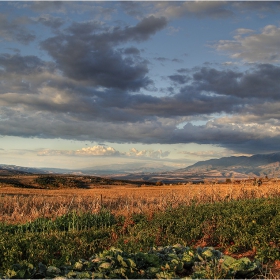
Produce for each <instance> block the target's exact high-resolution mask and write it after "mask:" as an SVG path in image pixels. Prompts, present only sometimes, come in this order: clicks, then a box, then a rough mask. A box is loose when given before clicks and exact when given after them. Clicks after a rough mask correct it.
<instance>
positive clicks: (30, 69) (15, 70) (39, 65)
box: [0, 54, 48, 75]
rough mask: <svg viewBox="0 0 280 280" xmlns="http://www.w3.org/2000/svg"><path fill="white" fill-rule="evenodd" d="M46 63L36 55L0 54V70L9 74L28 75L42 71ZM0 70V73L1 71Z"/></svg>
mask: <svg viewBox="0 0 280 280" xmlns="http://www.w3.org/2000/svg"><path fill="white" fill-rule="evenodd" d="M47 65H48V63H45V62H44V61H42V60H41V59H39V58H38V57H37V56H34V55H29V56H21V55H19V54H16V55H11V54H1V55H0V66H1V67H2V68H3V69H4V70H2V71H1V72H2V73H4V72H6V73H9V74H24V75H30V74H34V73H37V74H38V72H42V71H44V69H45V68H46V66H47ZM1 72H0V73H1Z"/></svg>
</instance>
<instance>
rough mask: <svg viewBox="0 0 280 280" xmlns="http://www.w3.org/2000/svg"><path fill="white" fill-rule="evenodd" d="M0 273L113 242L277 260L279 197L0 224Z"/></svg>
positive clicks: (57, 261) (56, 262) (127, 247)
mask: <svg viewBox="0 0 280 280" xmlns="http://www.w3.org/2000/svg"><path fill="white" fill-rule="evenodd" d="M0 230H1V232H0V265H1V267H0V273H2V274H4V273H5V272H6V271H7V270H8V269H10V268H11V267H12V265H14V264H16V263H22V262H27V263H31V264H33V265H35V266H36V265H38V263H39V262H41V263H43V264H45V265H47V266H50V265H53V266H56V267H60V266H62V265H66V264H67V263H68V264H69V263H71V261H73V260H78V259H80V258H82V259H89V258H90V257H91V256H92V255H94V254H96V253H98V252H102V251H103V250H105V249H109V248H110V247H111V246H114V247H117V248H119V249H121V250H123V251H125V252H127V253H128V254H132V253H135V252H141V251H142V252H148V251H149V249H150V248H151V247H154V246H168V245H170V244H176V243H180V244H182V245H184V246H190V247H193V246H196V245H197V244H202V243H205V244H207V246H214V247H218V248H219V250H220V251H223V250H225V249H227V250H228V251H231V252H238V253H242V252H245V251H247V250H252V249H255V250H256V258H257V259H259V260H260V261H264V262H268V261H274V260H276V259H280V252H279V238H280V198H270V199H252V200H240V201H230V202H223V203H213V204H204V205H199V204H196V203H195V202H194V203H193V205H191V206H180V207H178V208H176V209H172V208H170V209H167V210H166V211H164V212H158V213H154V214H151V215H149V214H145V215H144V214H135V215H132V216H131V217H128V218H124V217H114V216H113V215H112V214H111V213H109V212H108V211H106V209H103V210H102V211H101V212H100V213H98V214H89V213H75V212H71V213H69V214H67V215H65V216H62V217H58V218H57V219H56V220H54V221H51V220H48V219H42V218H40V219H38V220H36V221H34V222H31V223H27V224H24V225H6V224H0Z"/></svg>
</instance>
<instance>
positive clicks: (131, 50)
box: [123, 47, 140, 55]
mask: <svg viewBox="0 0 280 280" xmlns="http://www.w3.org/2000/svg"><path fill="white" fill-rule="evenodd" d="M123 53H124V54H127V55H139V54H140V51H139V50H138V49H137V48H135V47H130V48H126V49H124V50H123Z"/></svg>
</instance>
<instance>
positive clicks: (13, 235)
mask: <svg viewBox="0 0 280 280" xmlns="http://www.w3.org/2000/svg"><path fill="white" fill-rule="evenodd" d="M22 176H23V175H22ZM28 176H31V175H28ZM34 176H35V175H34ZM36 176H37V175H36ZM36 176H35V177H32V178H31V177H29V178H27V179H26V181H25V184H26V185H28V182H29V187H20V186H19V185H15V186H13V185H12V183H11V181H10V182H7V181H5V183H2V186H1V188H0V190H1V196H0V214H1V215H0V217H1V237H0V247H1V248H0V252H1V253H0V254H1V256H0V258H1V260H2V267H1V268H0V273H1V274H2V275H9V276H10V277H11V275H14V277H15V278H19V276H20V275H23V278H24V277H29V278H30V277H32V276H34V275H35V274H34V273H35V271H36V273H38V271H39V270H40V267H39V264H41V268H42V265H43V266H45V267H48V268H49V267H55V268H57V269H59V270H60V273H59V272H58V271H57V274H55V273H54V274H53V276H56V275H57V276H58V275H62V274H61V273H62V272H61V271H62V267H65V266H68V272H67V273H68V274H69V273H70V272H71V273H74V274H75V273H76V274H75V275H76V276H77V273H78V272H77V271H76V270H75V269H74V267H73V266H74V264H76V262H79V260H80V266H82V267H87V269H85V270H84V269H83V270H82V271H83V273H85V274H84V275H85V276H87V277H85V278H89V276H90V277H97V278H98V277H99V278H100V277H101V276H102V277H101V278H103V277H105V278H106V277H109V278H123V277H126V276H127V275H128V276H130V277H135V278H149V277H152V278H157V277H160V278H164V277H165V276H166V277H167V278H176V277H185V276H191V277H199V275H200V277H204V278H225V277H230V278H231V277H235V276H236V277H238V275H239V274H238V273H240V272H238V271H234V270H230V271H229V270H228V269H227V270H225V269H224V268H223V269H222V268H220V270H219V269H218V268H219V265H218V263H220V259H217V258H218V257H217V256H219V258H221V256H220V255H219V254H220V253H219V252H222V253H223V254H224V255H227V256H231V257H233V258H234V259H235V260H238V259H240V260H245V261H247V262H250V263H247V269H248V270H250V269H253V267H255V268H256V266H258V268H260V267H261V268H260V269H258V270H256V271H255V277H257V275H258V276H259V277H262V278H265V277H267V278H268V277H270V278H272V277H274V278H277V277H279V274H278V266H277V265H278V263H279V260H280V252H279V238H280V236H279V224H280V184H279V183H278V181H277V180H268V181H266V182H264V183H263V184H262V185H261V186H255V185H253V184H252V183H250V182H241V183H240V182H239V183H238V184H237V183H234V182H232V183H228V184H225V183H224V184H218V183H216V182H205V183H203V184H192V183H186V184H179V185H170V184H168V185H160V184H158V185H145V184H141V185H139V183H137V184H136V183H133V182H122V183H120V182H112V181H105V180H104V181H102V183H101V182H97V181H95V182H94V183H93V181H91V183H92V184H91V185H89V184H88V183H89V182H90V181H88V183H87V184H86V186H87V187H84V186H85V185H83V187H79V186H73V187H71V188H69V187H67V186H65V185H64V186H61V185H60V186H57V185H55V184H57V183H56V182H57V181H59V182H62V183H64V184H65V180H66V179H67V178H64V179H63V180H64V181H63V180H61V178H60V179H59V180H55V181H54V180H53V179H52V180H49V181H47V182H50V184H53V183H54V182H55V184H54V186H52V187H49V186H45V187H41V186H39V184H38V183H41V185H42V182H43V183H44V182H45V181H46V180H45V179H43V180H42V177H38V176H39V175H38V176H37V177H36ZM78 177H79V176H77V177H76V178H74V177H73V178H71V181H72V182H77V181H79V180H80V179H81V178H78ZM36 178H40V180H41V181H40V180H38V179H37V180H36ZM45 178H48V177H45ZM68 179H69V178H68ZM68 179H67V180H68ZM22 180H23V177H22V178H21V182H23V181H22ZM28 180H29V181H28ZM44 180H45V181H44ZM75 180H76V181H75ZM83 180H90V178H89V177H88V178H84V179H83ZM30 182H37V184H38V185H37V186H36V187H35V186H34V185H33V187H30ZM67 182H68V181H67ZM67 182H66V183H67ZM48 184H49V183H48ZM175 244H181V245H180V246H181V247H180V246H179V245H178V246H179V247H178V246H177V247H176V246H175V247H172V245H175ZM168 246H169V247H168ZM170 246H171V247H170ZM111 247H115V248H118V249H115V250H117V251H114V250H113V251H112V249H110V248H111ZM208 247H213V248H212V249H211V248H210V249H209V250H210V251H211V252H210V251H207V252H208V253H207V254H210V255H213V256H214V255H215V256H216V257H213V258H214V259H213V258H212V259H211V258H210V259H211V261H210V263H209V261H208V262H203V261H202V262H200V261H199V256H200V258H201V254H202V251H199V248H208ZM151 248H154V249H151ZM176 248H177V249H176ZM214 248H215V249H214ZM118 250H119V251H118ZM151 250H152V251H151ZM161 250H163V251H161ZM197 250H198V251H197ZM215 250H218V251H215ZM19 252H20V253H19ZM163 252H165V253H166V252H167V253H166V254H173V255H174V254H175V255H174V256H173V260H174V261H173V262H172V263H173V264H172V265H171V263H170V262H171V261H170V260H169V261H168V260H167V259H166V258H167V257H166V258H165V257H162V254H163ZM209 252H210V253H209ZM140 253H141V254H144V255H141V254H140ZM137 254H140V255H141V256H142V258H144V259H145V258H146V259H147V258H158V256H159V255H160V256H161V257H160V260H159V259H158V260H157V261H155V263H157V264H155V263H153V261H151V260H150V263H149V261H148V259H147V260H146V261H147V262H148V263H149V265H148V266H147V267H146V269H144V272H143V267H145V265H144V264H141V265H142V266H143V267H142V268H141V265H140V264H139V263H138V261H137V260H138V259H139V255H137ZM154 254H156V257H155V256H154ZM184 254H190V255H193V256H194V257H193V259H192V265H191V266H190V267H187V264H186V263H185V262H184V261H183V260H182V259H181V256H182V255H184ZM205 254H206V253H205ZM93 256H95V259H98V260H100V261H102V263H103V264H104V263H106V262H108V258H109V257H108V256H110V258H111V262H110V265H111V266H113V265H115V266H116V267H115V269H116V271H118V273H119V274H118V273H117V272H116V273H117V274H115V276H114V275H111V274H108V273H109V272H108V271H109V270H108V271H107V270H106V269H105V266H106V265H102V267H103V268H102V267H99V266H98V267H95V268H94V267H92V262H89V261H88V262H87V263H86V260H90V259H91V258H92V257H93ZM176 256H177V257H176ZM106 258H107V259H106ZM110 258H109V259H110ZM114 258H118V259H119V261H116V262H114V261H113V260H114ZM121 258H123V259H125V260H126V263H128V262H131V264H132V262H133V263H134V264H135V266H134V264H133V265H132V266H133V267H132V268H131V269H130V270H129V271H130V272H128V270H125V271H124V270H118V269H123V267H119V266H120V263H121V262H120V260H121ZM205 258H206V257H205ZM215 258H216V259H215ZM242 258H243V259H242ZM244 258H245V259H244ZM105 259H106V260H107V261H105ZM128 259H129V260H131V261H128ZM202 259H203V258H202ZM81 260H83V261H81ZM203 260H204V261H205V259H203ZM222 261H225V260H224V259H223V260H222ZM175 262H176V263H177V262H178V264H177V266H176V267H175V266H174V263H175ZM197 262H199V263H198V264H197ZM179 263H180V265H181V266H182V267H181V269H179ZM15 264H17V266H15ZM195 264H196V265H195ZM257 264H258V265H257ZM259 264H261V265H259ZM71 265H72V267H71ZM76 265H77V266H78V264H76ZM100 265H101V264H100ZM107 265H108V264H107ZM110 265H108V266H110ZM118 265H119V266H118ZM139 265H140V266H139ZM146 265H147V264H146ZM31 266H32V267H33V268H32V269H33V270H32V269H31ZM138 266H139V269H138ZM22 267H24V269H20V268H22ZM149 267H150V268H149ZM151 267H156V268H155V269H154V270H153V271H154V274H153V273H152V272H151V271H152V270H151ZM162 267H165V268H164V269H163V268H162ZM249 267H250V269H249ZM148 268H149V269H148ZM255 268H254V269H255ZM217 269H218V270H217ZM31 270H32V271H33V274H32V272H30V271H31ZM17 271H21V273H22V274H20V275H19V274H17ZM22 271H24V272H22ZM28 271H29V274H28ZM75 271H76V272H75ZM93 271H94V272H93ZM149 271H150V272H149ZM164 271H165V272H164ZM174 271H175V272H176V271H177V272H176V273H175V272H174ZM207 271H208V272H207ZM210 271H212V272H213V271H216V272H215V273H216V274H215V275H214V274H213V273H212V272H211V273H212V274H211V273H210ZM148 272H149V273H150V274H147V273H148ZM163 272H164V273H166V274H164V273H163ZM251 272H252V271H251ZM7 273H8V274H7ZM9 273H10V274H9ZM71 273H70V274H69V275H68V274H67V275H68V276H67V277H68V278H71V277H72V278H75V277H76V276H75V277H74V276H73V275H74V274H71ZM79 273H81V270H80V272H79ZM93 273H96V274H93ZM98 273H99V274H98ZM102 273H103V274H102ZM127 273H131V274H127ZM133 273H136V274H133ZM141 273H142V274H141ZM170 273H171V274H170ZM172 273H173V274H172ZM174 273H175V274H174ZM207 273H208V274H207ZM228 273H232V274H228ZM24 275H25V276H24ZM50 275H51V274H50ZM63 275H64V276H65V275H66V274H65V273H64V274H63ZM71 275H72V276H71ZM78 275H79V277H78V278H83V275H81V274H78ZM164 275H165V276H164ZM260 275H261V276H260ZM70 276H71V277H70ZM136 276H137V277H136ZM243 276H244V275H243ZM239 277H242V276H241V275H239Z"/></svg>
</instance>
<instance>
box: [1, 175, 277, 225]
mask: <svg viewBox="0 0 280 280" xmlns="http://www.w3.org/2000/svg"><path fill="white" fill-rule="evenodd" d="M278 196H280V181H278V180H277V179H276V180H270V181H267V182H264V183H263V184H262V185H261V186H254V185H253V184H252V183H251V182H243V183H228V184H217V183H211V182H208V183H207V182H206V183H204V184H203V183H202V184H192V183H187V184H179V185H177V184H172V185H161V186H145V185H141V186H138V187H136V186H135V185H126V186H117V185H102V186H97V187H94V188H91V189H73V188H71V189H70V188H69V189H67V188H65V189H55V190H48V189H27V188H14V187H2V188H0V220H1V221H5V222H9V223H23V222H27V221H32V220H34V219H36V218H39V217H49V218H52V217H57V216H60V215H64V214H66V213H68V212H69V211H73V210H77V211H81V212H85V211H86V212H91V213H96V212H98V211H99V210H100V209H101V208H102V207H105V208H106V209H108V210H109V211H111V212H112V213H113V214H116V215H124V216H128V215H131V214H133V213H152V212H156V211H163V210H165V209H166V208H168V207H173V208H175V207H178V206H179V205H190V204H192V203H196V204H200V203H214V202H217V201H230V200H243V199H250V198H269V197H278Z"/></svg>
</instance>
